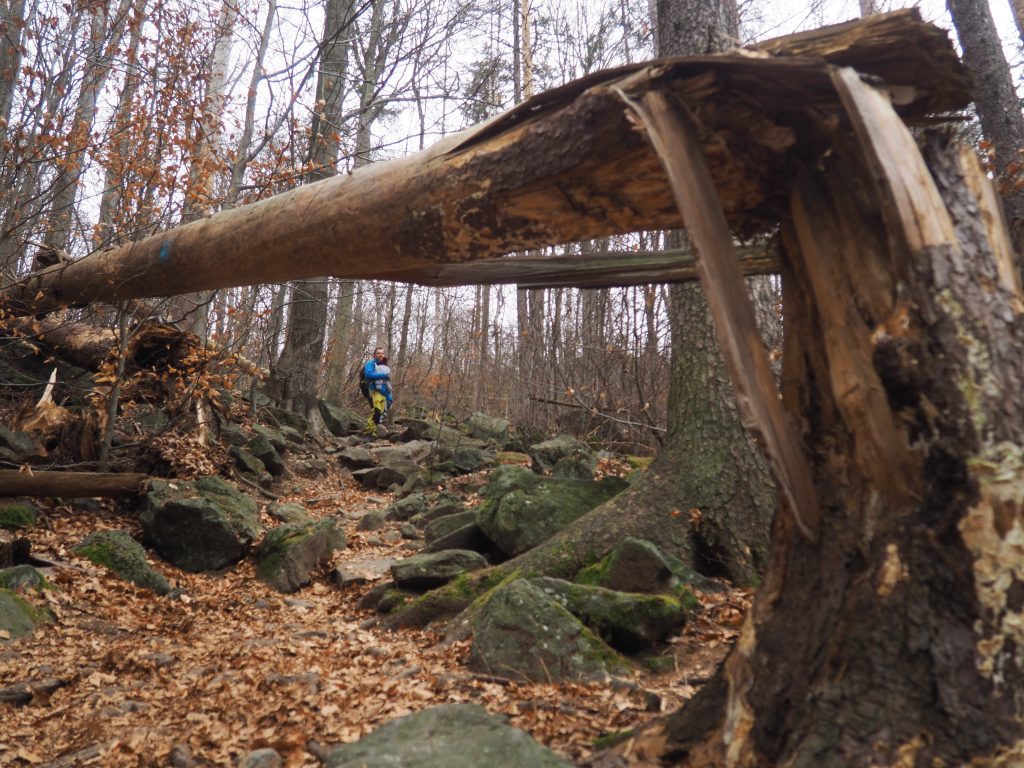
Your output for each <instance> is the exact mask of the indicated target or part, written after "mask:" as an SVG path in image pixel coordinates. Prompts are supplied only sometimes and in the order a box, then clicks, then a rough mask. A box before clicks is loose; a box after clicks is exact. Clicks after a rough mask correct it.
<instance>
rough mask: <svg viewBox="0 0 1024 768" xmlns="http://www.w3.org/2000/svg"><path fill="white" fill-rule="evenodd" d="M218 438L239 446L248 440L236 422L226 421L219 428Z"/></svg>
mask: <svg viewBox="0 0 1024 768" xmlns="http://www.w3.org/2000/svg"><path fill="white" fill-rule="evenodd" d="M220 439H221V440H223V441H224V442H225V443H227V444H228V445H233V446H235V447H240V446H243V445H245V444H246V443H248V442H249V435H247V434H246V433H245V432H244V431H243V430H242V428H241V427H239V426H238V425H237V424H230V423H226V424H224V425H222V426H221V428H220Z"/></svg>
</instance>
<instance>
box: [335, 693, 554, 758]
mask: <svg viewBox="0 0 1024 768" xmlns="http://www.w3.org/2000/svg"><path fill="white" fill-rule="evenodd" d="M398 766H401V768H480V766H487V768H524V766H529V767H530V768H569V766H570V763H567V762H565V761H564V760H563V759H562V758H560V757H558V755H556V754H555V753H554V752H551V751H550V750H549V749H547V748H546V747H543V746H541V745H540V744H538V743H537V742H535V741H534V740H533V738H532V737H530V735H529V734H527V733H525V732H523V731H520V730H519V729H517V728H513V727H512V726H510V725H508V723H507V722H506V719H505V718H504V717H501V716H497V715H491V714H489V713H488V712H487V710H486V709H484V708H483V707H481V706H480V705H479V704H447V705H445V706H442V707H434V708H432V709H425V710H423V711H421V712H416V713H414V714H411V715H406V716H405V717H400V718H398V719H397V720H392V721H391V722H389V723H385V724H384V725H382V726H381V727H380V728H378V729H377V730H375V731H374V732H373V733H371V734H369V735H368V736H364V737H363V738H362V739H360V740H359V741H357V742H355V743H353V744H346V745H345V746H343V747H340V748H338V749H336V750H335V751H334V752H332V753H331V754H330V756H329V757H328V758H327V768H397V767H398Z"/></svg>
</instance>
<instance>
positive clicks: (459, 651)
mask: <svg viewBox="0 0 1024 768" xmlns="http://www.w3.org/2000/svg"><path fill="white" fill-rule="evenodd" d="M297 483H298V486H297V487H295V488H294V489H293V490H295V491H296V492H295V493H291V494H288V495H287V496H286V497H285V498H284V499H283V500H286V501H296V502H299V503H307V504H308V509H309V511H310V513H311V514H312V515H313V516H318V517H319V516H326V515H336V514H337V515H342V516H343V517H344V518H345V519H346V521H347V526H346V527H347V530H346V534H347V536H348V542H349V546H348V548H347V549H346V550H344V551H342V552H339V553H337V554H336V555H335V559H334V562H333V563H332V565H331V568H330V569H326V570H325V572H324V573H322V574H320V575H319V576H318V577H317V578H316V579H315V580H314V582H313V583H312V584H311V585H310V586H308V587H306V588H304V589H302V590H301V591H300V592H298V593H296V594H295V595H292V596H284V595H281V594H279V593H277V592H275V591H273V590H272V589H270V588H269V587H267V586H266V585H264V584H263V583H261V582H260V581H258V580H257V579H256V578H255V575H254V569H253V566H252V564H251V563H250V562H248V561H245V562H242V563H240V564H239V565H237V566H236V567H235V568H233V569H231V570H229V571H226V572H224V573H223V574H220V575H209V574H190V573H186V572H183V571H179V570H177V569H175V568H173V567H171V566H168V565H167V564H166V563H163V562H161V561H155V565H156V567H157V568H158V569H160V570H161V571H162V572H163V573H164V574H165V575H166V576H167V577H168V579H170V580H171V583H172V584H173V585H176V586H178V587H181V588H182V589H183V595H182V596H181V597H180V598H178V599H171V598H159V597H156V596H154V595H153V594H151V593H149V592H146V591H144V590H140V589H137V588H136V587H134V586H133V585H131V584H128V583H126V582H122V581H119V580H117V579H115V578H113V577H111V576H110V575H109V574H107V573H106V572H104V571H102V570H101V569H98V568H96V567H94V566H93V565H91V564H90V563H88V562H87V561H85V560H82V559H80V558H77V557H75V556H74V555H72V554H71V552H70V550H71V549H72V547H74V546H75V545H76V544H77V543H78V542H79V541H81V539H82V538H84V537H85V536H86V535H87V534H88V533H90V532H92V531H94V530H100V529H105V528H124V529H127V530H130V531H132V532H133V533H136V534H137V533H138V522H137V519H136V515H135V514H134V513H131V512H129V511H116V510H114V509H113V508H112V506H113V505H109V504H104V506H103V511H101V512H82V511H73V510H72V509H71V508H70V507H67V506H57V507H55V508H53V509H52V510H51V511H50V512H49V514H48V516H47V521H46V523H47V524H46V525H45V526H40V528H39V529H38V530H34V531H33V532H32V540H33V552H34V553H36V554H38V555H39V556H40V557H44V558H53V559H58V560H61V561H63V563H64V565H62V566H60V567H57V568H54V569H47V571H48V573H47V577H48V578H49V579H51V581H53V582H54V583H55V584H56V586H57V587H58V588H59V589H57V590H52V591H48V592H46V593H45V598H44V599H45V600H46V601H47V602H48V604H49V605H50V607H51V609H52V610H53V611H54V613H55V614H56V616H57V623H56V624H55V625H53V626H49V627H43V628H40V629H38V630H37V631H36V633H35V634H34V635H33V636H31V637H29V638H25V639H22V640H18V641H14V642H11V643H8V644H6V645H4V644H0V688H4V687H7V686H11V685H15V684H18V683H25V682H35V681H40V680H46V679H57V680H59V681H62V682H64V683H66V685H64V686H63V687H61V688H59V689H58V690H56V691H54V692H52V693H50V694H46V693H42V692H40V693H38V694H37V695H36V696H35V697H34V699H33V700H32V702H31V703H29V704H28V705H25V706H12V705H5V704H0V718H2V721H3V729H2V731H0V765H4V766H20V765H25V766H29V765H31V766H54V767H56V766H79V765H82V766H91V765H97V766H100V765H102V766H137V765H158V766H168V765H182V766H184V765H196V766H207V765H218V766H221V765H223V766H231V765H236V764H237V763H238V760H239V758H240V757H241V756H244V755H245V754H247V753H248V752H249V751H251V750H254V749H257V748H260V747H273V748H274V749H276V750H277V751H278V752H279V753H280V754H281V755H282V756H284V757H285V759H286V765H287V766H289V768H298V767H299V766H311V767H312V766H319V765H321V761H322V759H323V757H324V756H325V755H326V754H327V752H328V751H329V749H330V748H332V747H334V746H337V745H339V744H341V743H344V742H350V741H353V740H356V739H358V738H360V737H361V736H362V735H364V734H366V733H368V732H370V731H372V730H373V729H374V728H375V727H377V726H379V725H380V724H382V723H383V722H386V721H388V720H391V719H393V718H396V717H399V716H401V715H404V714H407V713H410V712H413V711H417V710H420V709H424V708H427V707H431V706H435V705H441V704H446V703H454V702H467V701H470V702H476V703H479V704H481V705H483V706H485V707H486V708H487V709H488V710H489V711H491V712H493V713H504V714H506V715H508V716H509V717H510V721H511V723H512V724H513V725H515V726H517V727H519V728H522V729H524V730H526V731H528V732H530V733H531V734H532V735H533V736H534V738H536V739H537V740H538V741H540V742H542V743H543V744H545V745H547V746H549V747H550V748H552V749H554V750H555V751H556V752H558V753H559V754H561V755H562V756H564V757H566V758H567V759H569V760H570V761H573V762H577V763H579V762H582V761H584V760H586V759H587V758H588V757H589V756H590V755H591V754H593V752H594V751H595V750H594V747H593V742H594V740H595V739H596V738H598V737H600V736H602V735H605V734H609V733H616V732H622V731H627V730H629V729H632V728H635V727H637V726H639V725H640V724H642V723H644V722H647V721H649V720H650V719H651V718H652V717H653V716H654V714H655V713H656V712H658V711H671V710H672V709H674V708H675V707H677V706H678V704H679V703H680V702H681V701H682V700H684V699H685V698H687V697H689V696H691V695H692V694H693V693H694V692H695V690H696V685H699V683H700V682H702V681H703V680H705V679H706V678H707V677H708V676H710V674H711V673H712V672H713V670H714V667H715V664H716V663H717V661H718V660H719V659H720V658H721V657H722V655H723V654H724V651H725V649H726V647H727V645H728V643H729V642H730V641H731V640H732V639H733V637H734V636H735V631H736V628H737V627H738V624H739V621H740V620H741V617H742V610H743V609H744V608H745V606H746V598H747V593H745V592H738V591H737V592H729V593H725V594H722V595H705V596H703V597H704V599H705V600H706V601H707V607H706V610H705V612H704V613H703V614H702V615H701V617H699V619H698V620H697V621H696V622H694V623H693V624H692V625H691V626H689V627H688V628H687V630H686V631H685V632H684V633H683V635H682V637H680V638H678V639H677V642H676V643H675V644H674V645H673V646H672V647H671V649H670V651H671V652H673V653H674V654H675V656H676V659H677V662H676V666H677V671H676V672H673V673H667V674H663V675H660V676H654V675H650V674H638V675H637V677H636V678H635V679H634V680H632V681H630V682H629V683H628V684H625V683H623V684H614V685H611V686H609V685H605V684H592V685H579V684H560V685H527V684H520V683H516V682H510V681H503V680H498V679H494V678H485V677H480V676H477V675H473V674H472V673H470V672H469V671H468V670H467V669H466V667H465V663H464V662H465V658H466V656H467V654H468V650H469V646H468V643H451V644H445V643H443V642H441V639H442V638H441V637H440V635H439V634H437V633H434V632H430V631H411V630H408V631H401V632H387V631H384V630H381V629H379V628H377V627H376V619H375V616H374V614H373V613H371V612H369V611H365V610H362V609H360V608H359V607H358V601H359V599H360V597H361V596H362V595H363V594H364V593H365V592H366V590H367V589H368V588H369V586H371V585H370V584H362V585H360V584H354V585H349V586H344V587H338V586H336V585H335V584H334V582H333V580H332V579H331V577H330V571H331V570H333V569H334V567H336V566H338V565H346V566H349V567H352V568H359V569H364V570H376V571H377V572H378V573H384V572H385V569H386V563H387V561H388V560H389V559H391V558H397V557H403V556H406V555H408V554H410V553H411V548H410V547H409V545H408V543H407V542H402V541H398V542H396V543H393V544H385V543H382V542H381V539H382V538H394V534H392V535H391V536H390V537H387V536H386V534H387V531H388V530H389V529H385V530H384V531H375V532H373V533H369V534H368V533H360V532H356V531H355V523H356V520H358V518H359V517H360V516H361V515H362V514H364V513H365V512H366V511H368V510H369V509H372V508H374V506H381V505H382V502H383V504H386V503H388V502H389V501H390V500H391V499H390V497H387V494H377V495H376V496H375V497H370V499H371V500H368V499H367V495H366V494H365V493H363V492H361V491H360V490H358V489H357V488H356V487H355V485H354V483H353V481H352V480H351V478H349V477H348V475H347V473H345V472H344V471H342V470H335V471H332V473H331V474H330V475H329V476H328V477H326V478H323V479H319V480H316V481H297ZM291 485H293V484H290V485H289V487H291ZM311 498H312V499H321V501H318V502H317V503H309V502H308V501H307V500H308V499H311ZM264 518H265V519H264V523H265V524H266V525H267V526H268V527H271V526H272V525H273V521H272V520H270V518H269V517H267V516H266V515H264ZM395 530H397V528H395ZM189 756H190V759H191V760H193V761H194V762H192V763H189V762H187V760H186V759H185V758H186V757H189ZM630 759H631V760H632V761H633V763H634V764H637V765H642V764H644V761H643V756H642V755H638V754H633V755H632V756H631V758H630Z"/></svg>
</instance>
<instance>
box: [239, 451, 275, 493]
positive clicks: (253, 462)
mask: <svg viewBox="0 0 1024 768" xmlns="http://www.w3.org/2000/svg"><path fill="white" fill-rule="evenodd" d="M228 455H229V456H230V457H231V458H232V459H234V460H235V469H237V470H238V471H239V472H241V473H242V474H243V475H246V476H247V477H249V478H250V479H252V480H253V481H254V482H255V483H256V484H257V485H261V486H263V487H266V486H269V485H270V484H272V483H273V482H274V478H273V476H272V475H271V474H270V473H269V472H267V468H266V466H265V465H264V464H263V462H262V461H260V460H259V459H257V458H256V457H255V456H253V455H252V454H251V453H249V451H247V450H246V449H245V448H240V447H238V446H237V445H233V446H231V447H230V448H229V449H228Z"/></svg>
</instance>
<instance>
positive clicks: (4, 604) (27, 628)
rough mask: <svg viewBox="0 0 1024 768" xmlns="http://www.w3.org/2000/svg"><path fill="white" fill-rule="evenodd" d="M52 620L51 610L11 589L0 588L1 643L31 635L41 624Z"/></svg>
mask: <svg viewBox="0 0 1024 768" xmlns="http://www.w3.org/2000/svg"><path fill="white" fill-rule="evenodd" d="M52 621H53V614H51V613H50V611H49V610H47V609H45V608H36V607H35V606H33V605H32V604H31V603H29V602H28V601H27V600H25V599H23V598H21V597H19V596H18V595H16V594H15V593H14V592H12V591H11V590H9V589H0V643H3V642H5V641H7V640H11V639H14V638H18V637H25V636H26V635H30V634H32V632H33V631H34V630H35V628H36V627H37V626H38V625H39V624H43V623H47V622H52Z"/></svg>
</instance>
